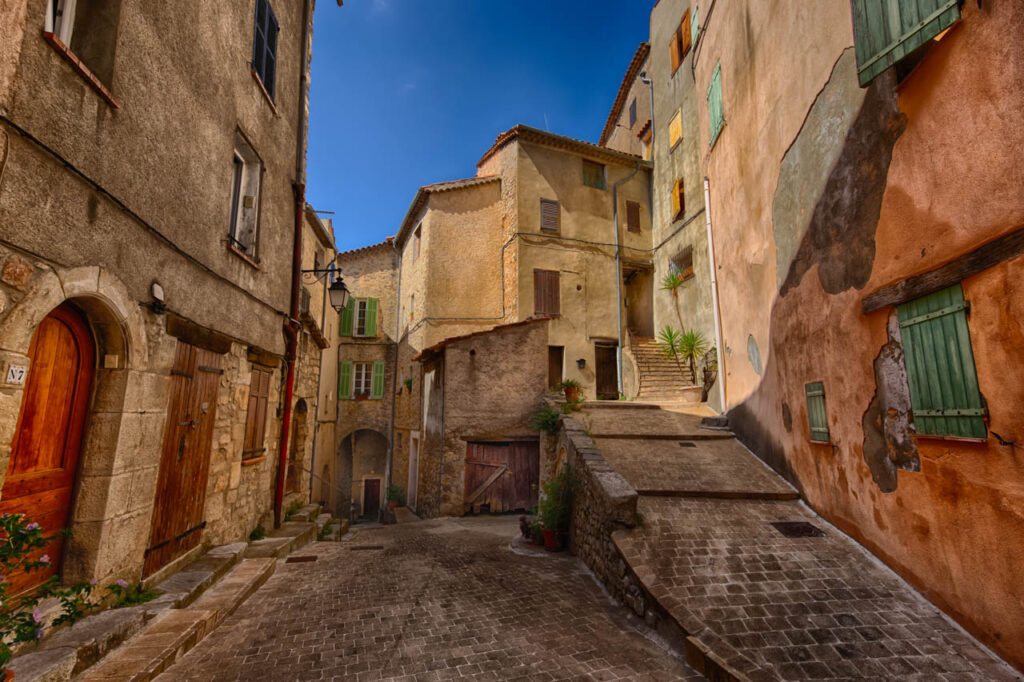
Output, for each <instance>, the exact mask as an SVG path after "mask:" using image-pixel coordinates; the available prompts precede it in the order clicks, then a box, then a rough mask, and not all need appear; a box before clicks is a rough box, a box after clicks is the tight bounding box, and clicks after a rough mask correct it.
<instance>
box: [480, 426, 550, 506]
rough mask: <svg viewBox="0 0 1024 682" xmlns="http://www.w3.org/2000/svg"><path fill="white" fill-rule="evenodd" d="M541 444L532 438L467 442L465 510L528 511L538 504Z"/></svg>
mask: <svg viewBox="0 0 1024 682" xmlns="http://www.w3.org/2000/svg"><path fill="white" fill-rule="evenodd" d="M539 481H540V447H539V445H538V443H536V442H532V441H522V442H513V443H469V444H467V447H466V493H465V494H466V497H465V501H464V504H465V507H466V511H467V512H479V511H480V510H481V509H486V510H489V511H490V512H491V513H501V512H512V511H529V510H530V509H533V508H534V507H535V506H536V505H537V484H538V483H539Z"/></svg>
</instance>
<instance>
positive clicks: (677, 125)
mask: <svg viewBox="0 0 1024 682" xmlns="http://www.w3.org/2000/svg"><path fill="white" fill-rule="evenodd" d="M682 139H683V115H682V112H681V111H680V110H676V113H675V114H673V115H672V119H671V120H670V121H669V123H668V148H669V151H671V150H673V149H675V148H676V145H678V144H679V143H680V141H682Z"/></svg>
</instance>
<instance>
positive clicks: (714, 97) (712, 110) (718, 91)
mask: <svg viewBox="0 0 1024 682" xmlns="http://www.w3.org/2000/svg"><path fill="white" fill-rule="evenodd" d="M708 121H709V122H710V124H711V141H710V142H709V143H708V146H711V145H714V144H715V140H717V139H718V134H719V133H720V132H722V125H723V124H724V123H725V119H724V118H723V114H722V63H721V62H719V63H718V64H716V65H715V72H714V73H713V74H711V83H710V84H709V85H708Z"/></svg>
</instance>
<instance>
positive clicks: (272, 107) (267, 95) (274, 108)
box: [249, 69, 281, 118]
mask: <svg viewBox="0 0 1024 682" xmlns="http://www.w3.org/2000/svg"><path fill="white" fill-rule="evenodd" d="M249 73H251V74H252V79H253V80H254V81H256V85H258V86H259V88H260V92H262V93H263V98H264V99H265V100H267V104H269V105H270V110H271V111H272V112H274V116H277V117H278V118H280V116H281V114H280V113H279V112H278V111H277V105H276V104H274V100H273V98H272V97H271V96H270V93H269V92H267V88H266V87H265V86H264V85H263V81H262V80H260V75H259V74H258V73H256V70H255V69H250V70H249Z"/></svg>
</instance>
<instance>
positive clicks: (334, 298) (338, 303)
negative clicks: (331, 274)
mask: <svg viewBox="0 0 1024 682" xmlns="http://www.w3.org/2000/svg"><path fill="white" fill-rule="evenodd" d="M327 295H328V296H329V297H330V299H331V307H332V308H334V309H335V310H336V311H337V312H339V313H340V312H341V311H342V310H344V309H345V308H346V307H347V306H348V299H349V297H350V296H351V294H350V293H349V290H348V287H347V286H345V280H343V279H342V278H341V277H338V279H336V280H334V283H333V284H331V286H330V287H329V288H328V289H327Z"/></svg>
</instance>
